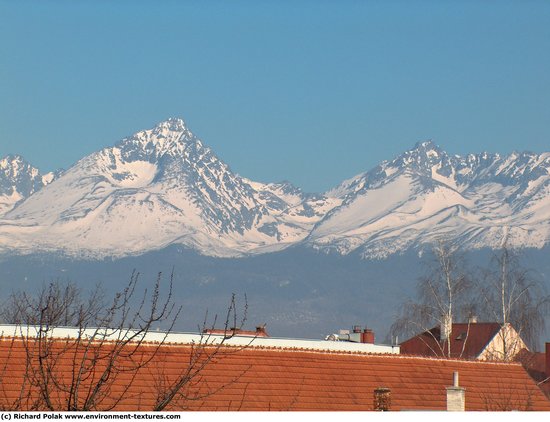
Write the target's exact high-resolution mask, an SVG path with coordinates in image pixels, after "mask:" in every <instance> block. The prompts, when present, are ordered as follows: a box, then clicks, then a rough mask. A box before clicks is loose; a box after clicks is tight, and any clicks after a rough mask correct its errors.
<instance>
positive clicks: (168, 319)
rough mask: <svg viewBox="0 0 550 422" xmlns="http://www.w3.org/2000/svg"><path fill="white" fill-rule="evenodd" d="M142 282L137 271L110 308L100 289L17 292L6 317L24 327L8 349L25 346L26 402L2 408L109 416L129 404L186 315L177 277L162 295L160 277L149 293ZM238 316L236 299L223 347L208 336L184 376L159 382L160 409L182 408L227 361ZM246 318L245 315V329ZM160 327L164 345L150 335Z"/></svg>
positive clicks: (23, 393) (6, 361)
mask: <svg viewBox="0 0 550 422" xmlns="http://www.w3.org/2000/svg"><path fill="white" fill-rule="evenodd" d="M138 281H139V274H138V273H135V272H134V273H133V274H132V276H131V277H130V280H129V282H128V284H127V286H126V287H125V288H124V290H123V291H121V292H119V293H117V294H115V295H114V297H113V298H112V300H111V302H110V303H107V302H105V301H104V300H103V297H104V295H103V294H102V292H101V289H99V288H96V289H95V290H93V291H92V292H91V293H90V295H89V296H88V297H87V298H83V296H82V294H81V292H80V290H79V289H78V288H77V287H76V286H75V285H74V284H72V283H67V284H61V283H59V282H54V283H51V284H50V285H49V286H47V287H44V288H43V289H42V290H41V291H39V292H38V294H37V295H35V296H33V295H29V294H26V293H15V294H13V295H12V297H11V299H10V300H9V301H8V304H7V306H6V307H5V308H4V312H3V313H2V314H3V315H2V316H3V319H4V320H6V319H7V321H9V322H11V323H14V324H17V325H16V326H15V332H14V333H13V334H14V335H13V336H12V337H11V341H12V347H10V348H9V350H15V349H14V347H15V346H17V345H16V344H15V343H16V342H20V343H22V345H21V344H19V345H18V347H19V349H21V348H22V349H23V350H24V355H25V370H24V375H23V379H22V380H21V391H20V394H19V397H18V398H17V399H15V400H13V399H12V400H11V401H10V402H5V403H3V404H2V405H3V407H4V408H9V409H10V410H49V411H54V410H62V411H79V410H95V411H98V410H99V411H108V410H113V409H115V408H117V406H119V405H120V404H121V403H123V402H124V400H127V399H129V394H130V391H131V388H132V385H133V384H134V381H135V380H136V379H138V378H139V375H140V374H141V373H143V372H144V371H149V370H150V369H151V365H152V363H155V364H157V365H158V364H159V362H160V363H162V360H159V359H157V357H158V355H159V354H160V353H163V352H162V347H163V345H164V343H165V341H166V338H167V337H168V335H169V333H170V332H171V331H172V330H173V328H174V324H175V323H176V321H177V319H178V317H179V315H180V312H181V307H177V306H175V304H174V302H173V300H172V282H173V274H172V275H171V276H170V280H169V283H168V286H167V287H166V288H164V289H162V288H161V287H162V286H161V281H162V275H161V274H160V273H159V275H158V277H157V279H156V281H155V283H154V285H153V289H152V290H151V291H150V292H149V291H148V290H147V289H145V290H144V291H143V293H142V294H140V295H138V293H137V286H138ZM236 313H237V307H236V304H235V296H233V297H232V299H231V305H230V307H229V310H228V313H227V317H226V334H227V335H225V336H223V338H222V340H221V341H218V343H217V344H216V345H213V342H212V341H210V337H209V336H205V337H201V339H200V340H199V341H198V342H197V343H196V344H194V345H193V350H194V351H193V353H192V356H194V358H193V360H192V361H190V362H189V365H188V366H187V367H186V368H185V371H183V373H182V374H181V376H180V377H178V378H177V379H175V380H174V379H170V380H164V381H165V382H163V383H159V386H161V387H162V388H159V389H158V397H159V399H158V400H157V403H156V404H155V406H154V410H162V409H164V408H166V406H168V405H169V404H170V403H172V402H173V401H175V400H176V399H178V400H180V402H181V400H182V398H186V397H185V395H184V394H181V392H182V391H184V390H185V389H186V388H187V387H188V386H189V385H190V384H191V383H192V382H194V381H195V380H197V379H198V378H200V373H201V371H203V370H204V368H205V367H206V366H207V365H208V364H209V363H210V362H212V361H213V360H214V359H217V358H221V354H222V346H223V344H224V342H225V340H226V339H228V338H230V337H231V336H232V335H234V333H235V330H233V331H232V332H231V331H230V330H229V325H230V324H231V321H234V322H235V323H236V322H237V319H236ZM245 317H246V312H245V316H244V317H243V319H242V322H241V326H242V324H244V318H245ZM215 320H216V318H214V321H215ZM206 321H207V318H205V324H206ZM214 323H215V322H214ZM161 324H164V325H165V327H166V329H165V331H163V333H161V334H160V336H161V338H160V340H158V338H157V341H156V343H154V344H152V343H150V342H147V340H146V339H147V334H148V333H149V332H150V331H151V330H152V328H153V327H155V328H157V327H158V326H159V325H161ZM60 325H65V326H71V327H72V329H71V333H72V334H71V335H70V336H67V335H65V336H64V337H63V334H60V333H63V331H62V329H60ZM234 327H235V325H234ZM75 333H76V334H75ZM9 365H10V359H9V356H4V369H6V368H7V367H8V366H9ZM6 372H7V371H3V372H2V373H3V374H5V373H6ZM160 372H162V371H160ZM0 382H2V380H1V379H0ZM148 410H153V409H148Z"/></svg>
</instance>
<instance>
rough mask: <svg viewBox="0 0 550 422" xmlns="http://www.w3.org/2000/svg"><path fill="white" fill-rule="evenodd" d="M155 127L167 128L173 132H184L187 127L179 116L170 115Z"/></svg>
mask: <svg viewBox="0 0 550 422" xmlns="http://www.w3.org/2000/svg"><path fill="white" fill-rule="evenodd" d="M155 129H165V130H166V129H167V130H169V131H172V132H182V131H184V130H186V129H187V127H186V125H185V122H184V121H183V119H180V118H178V117H170V118H169V119H167V120H164V121H162V122H160V123H159V124H157V125H156V126H155Z"/></svg>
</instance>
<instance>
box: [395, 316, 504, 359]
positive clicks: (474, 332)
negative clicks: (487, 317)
mask: <svg viewBox="0 0 550 422" xmlns="http://www.w3.org/2000/svg"><path fill="white" fill-rule="evenodd" d="M499 330H500V324H498V323H495V322H487V323H484V322H481V323H472V324H468V323H464V324H459V323H457V324H453V325H452V330H451V335H450V336H449V341H450V346H451V357H460V358H467V359H475V358H476V357H477V356H479V354H480V353H481V352H482V351H483V349H485V347H486V346H487V345H488V344H489V342H490V341H491V340H492V339H493V337H494V336H495V335H496V334H497V333H498V331H499ZM440 334H441V333H440V328H439V327H434V328H432V329H431V330H428V331H425V332H423V333H421V334H418V335H417V336H415V337H412V338H410V339H409V340H407V341H404V342H403V343H401V344H400V347H401V353H402V354H406V355H419V356H446V355H447V353H446V351H447V348H448V343H447V341H441V340H440Z"/></svg>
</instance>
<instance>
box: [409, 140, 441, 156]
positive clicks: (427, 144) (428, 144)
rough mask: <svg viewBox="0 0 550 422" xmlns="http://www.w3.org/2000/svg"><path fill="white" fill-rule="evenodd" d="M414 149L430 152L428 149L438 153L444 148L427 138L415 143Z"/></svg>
mask: <svg viewBox="0 0 550 422" xmlns="http://www.w3.org/2000/svg"><path fill="white" fill-rule="evenodd" d="M412 151H418V152H428V151H434V152H437V153H440V152H442V149H441V148H440V147H439V146H438V145H436V144H435V143H434V142H433V141H432V140H431V139H427V140H425V141H419V142H417V143H416V144H414V148H413V149H412V150H411V152H412Z"/></svg>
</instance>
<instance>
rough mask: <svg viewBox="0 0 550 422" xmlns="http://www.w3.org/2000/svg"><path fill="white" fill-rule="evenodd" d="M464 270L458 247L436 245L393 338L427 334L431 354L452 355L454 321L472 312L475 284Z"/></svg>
mask: <svg viewBox="0 0 550 422" xmlns="http://www.w3.org/2000/svg"><path fill="white" fill-rule="evenodd" d="M465 268H466V267H465V263H464V257H463V255H461V254H460V253H459V251H458V249H457V247H455V246H453V245H452V244H451V243H449V242H446V241H439V242H437V243H436V245H435V246H434V248H433V259H432V261H431V262H430V264H429V266H428V270H427V275H426V276H424V277H422V278H420V279H419V281H418V285H417V297H416V299H415V300H409V301H408V302H406V303H404V304H403V306H402V308H401V314H400V315H399V317H398V318H397V320H396V321H395V323H394V324H393V325H392V327H391V333H392V336H396V335H401V336H403V335H416V334H418V333H422V332H426V333H428V335H429V336H430V341H428V342H426V344H427V345H428V347H430V348H435V349H434V350H432V353H433V354H436V355H442V356H450V354H451V342H450V341H447V336H448V335H449V334H450V330H451V327H452V323H453V320H454V319H455V318H457V317H463V316H464V315H469V314H470V313H471V309H472V300H471V290H472V283H471V279H470V277H468V276H467V274H466V270H465ZM437 326H439V327H441V329H440V331H439V332H438V333H437V334H436V333H434V332H433V331H429V330H430V328H432V327H437ZM464 344H465V342H464Z"/></svg>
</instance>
